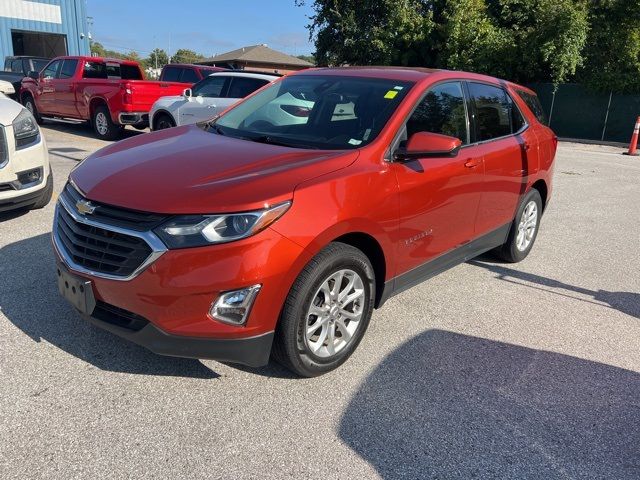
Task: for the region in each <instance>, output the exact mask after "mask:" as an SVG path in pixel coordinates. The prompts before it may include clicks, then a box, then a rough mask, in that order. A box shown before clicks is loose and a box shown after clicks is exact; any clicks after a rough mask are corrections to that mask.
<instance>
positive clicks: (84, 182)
mask: <svg viewBox="0 0 640 480" xmlns="http://www.w3.org/2000/svg"><path fill="white" fill-rule="evenodd" d="M357 157H358V152H357V151H344V150H343V151H323V150H305V149H296V148H288V147H281V146H276V145H266V144H261V143H255V142H250V141H246V140H239V139H234V138H230V137H224V136H221V135H217V134H214V133H210V132H207V131H204V130H202V129H201V128H200V127H198V126H195V125H189V126H184V127H177V128H171V129H167V130H160V131H158V132H153V133H148V134H142V135H137V136H135V137H133V138H130V139H127V140H123V141H121V142H118V143H114V144H112V145H109V146H107V147H105V148H103V149H102V150H99V151H97V152H96V153H94V154H93V155H91V156H89V157H88V158H87V159H86V160H84V161H83V162H82V163H81V164H80V165H78V167H76V168H75V169H74V170H73V171H72V172H71V175H70V177H71V179H72V180H73V182H74V183H75V185H76V186H77V187H78V188H79V189H80V190H81V191H82V193H83V194H84V195H85V196H86V197H87V198H88V199H90V200H94V201H97V202H102V203H107V204H111V205H116V206H120V207H124V208H129V209H133V210H141V211H146V212H155V213H170V214H185V213H218V212H232V211H246V210H253V209H258V208H263V207H264V205H265V203H270V204H272V203H277V202H280V201H285V200H289V199H291V198H292V196H293V191H294V189H295V187H296V186H297V185H298V184H300V183H301V182H304V181H306V180H310V179H312V178H315V177H318V176H320V175H325V174H327V173H331V172H333V171H336V170H339V169H341V168H344V167H346V166H348V165H350V164H351V163H353V162H354V161H355V160H356V158H357Z"/></svg>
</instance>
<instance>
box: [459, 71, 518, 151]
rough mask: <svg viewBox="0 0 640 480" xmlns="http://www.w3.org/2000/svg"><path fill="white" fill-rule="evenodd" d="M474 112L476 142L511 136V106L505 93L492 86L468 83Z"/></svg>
mask: <svg viewBox="0 0 640 480" xmlns="http://www.w3.org/2000/svg"><path fill="white" fill-rule="evenodd" d="M469 93H470V95H471V102H472V104H473V107H474V110H475V126H476V139H477V141H480V142H482V141H485V140H491V139H493V138H499V137H504V136H506V135H511V105H510V99H509V97H507V94H506V92H505V91H504V90H503V89H502V88H500V87H495V86H493V85H486V84H484V83H469Z"/></svg>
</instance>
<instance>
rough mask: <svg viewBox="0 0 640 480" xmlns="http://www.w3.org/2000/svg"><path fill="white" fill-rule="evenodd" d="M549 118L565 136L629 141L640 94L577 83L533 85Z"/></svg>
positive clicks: (556, 130)
mask: <svg viewBox="0 0 640 480" xmlns="http://www.w3.org/2000/svg"><path fill="white" fill-rule="evenodd" d="M530 88H531V89H533V90H534V91H535V92H536V93H537V94H538V96H539V97H540V101H541V102H542V106H543V107H544V109H545V111H546V112H547V115H548V117H549V118H550V126H551V128H552V129H553V130H554V131H555V133H556V135H558V136H559V137H562V138H579V139H583V140H601V141H602V140H604V141H609V142H623V143H627V142H629V139H630V138H631V133H632V131H633V126H634V124H635V122H636V118H637V117H638V116H640V94H637V95H620V94H617V93H613V92H610V93H596V92H592V91H590V90H588V89H587V88H586V87H584V86H582V85H579V84H576V83H565V84H563V85H560V86H559V87H558V89H557V90H556V92H555V93H554V91H553V85H552V84H550V83H536V84H533V85H530Z"/></svg>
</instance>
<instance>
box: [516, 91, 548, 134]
mask: <svg viewBox="0 0 640 480" xmlns="http://www.w3.org/2000/svg"><path fill="white" fill-rule="evenodd" d="M516 91H517V92H518V95H519V96H520V98H521V99H522V100H523V101H524V103H526V104H527V107H529V110H531V111H532V112H533V114H534V115H535V116H536V118H537V119H538V121H539V122H540V123H542V124H543V125H548V124H549V120H547V114H546V113H544V109H543V108H542V104H541V103H540V99H539V98H538V96H537V95H533V94H531V93H529V92H525V91H524V90H516Z"/></svg>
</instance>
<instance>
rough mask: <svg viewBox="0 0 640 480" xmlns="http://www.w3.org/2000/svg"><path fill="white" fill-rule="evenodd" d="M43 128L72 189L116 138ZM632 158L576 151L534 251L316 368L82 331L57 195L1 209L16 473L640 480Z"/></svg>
mask: <svg viewBox="0 0 640 480" xmlns="http://www.w3.org/2000/svg"><path fill="white" fill-rule="evenodd" d="M44 132H45V136H46V138H47V141H48V144H49V149H50V153H51V162H52V165H53V171H54V175H55V191H56V193H57V192H60V190H61V189H62V187H63V185H64V182H65V179H66V177H67V175H68V173H69V171H70V170H71V168H73V166H74V165H75V164H76V163H77V161H78V160H79V159H81V158H83V157H84V156H86V155H87V154H89V153H90V152H92V151H94V150H96V149H97V148H99V147H100V146H101V145H103V144H104V142H101V141H99V140H95V139H93V138H92V132H91V130H90V129H89V127H86V126H77V125H68V124H63V123H48V124H46V125H45V127H44ZM127 132H128V133H127V135H136V134H138V133H137V132H135V131H133V130H131V131H127ZM620 152H621V149H618V148H613V147H602V146H595V145H577V144H569V143H562V144H561V145H560V149H559V153H558V157H557V163H556V171H555V191H554V196H553V199H552V202H551V205H550V207H549V209H548V211H547V212H546V213H545V216H544V218H543V221H542V226H541V231H540V234H539V236H538V239H537V243H536V246H535V248H534V250H533V252H532V254H531V255H530V256H529V257H528V258H527V259H526V260H525V261H524V262H522V263H520V264H517V265H507V264H500V263H496V262H495V261H493V260H492V259H491V258H490V257H482V258H480V259H477V260H473V261H471V262H468V263H466V264H464V265H461V266H459V267H456V268H454V269H452V270H449V271H448V272H445V273H443V274H441V275H439V276H437V277H435V278H433V279H432V280H430V281H428V282H427V283H424V284H422V285H420V286H418V287H416V288H413V289H412V290H409V291H407V292H405V293H403V294H401V295H399V296H397V297H395V298H393V299H392V300H390V301H389V302H388V303H387V304H386V305H385V306H384V308H383V309H381V310H379V311H377V312H375V313H374V317H373V319H372V322H371V326H370V327H369V331H368V332H367V334H366V336H365V338H364V340H363V342H362V343H361V345H360V347H359V348H358V350H357V351H356V353H355V354H354V355H353V357H352V358H351V359H350V360H349V361H348V362H347V363H346V364H345V365H344V366H343V367H341V368H340V369H338V370H337V371H335V372H333V373H330V374H328V375H325V376H323V377H320V378H316V379H304V380H302V379H298V378H293V377H291V376H290V374H289V373H288V371H286V370H284V369H283V368H281V367H279V366H278V365H277V364H273V363H272V364H270V365H269V366H267V367H265V368H262V369H257V370H255V369H254V370H252V369H247V368H243V367H237V366H233V365H227V364H222V363H217V362H214V361H196V360H183V359H175V358H165V357H159V356H156V355H154V354H152V353H149V352H147V351H146V350H144V349H142V348H140V347H137V346H135V345H133V344H130V343H127V342H125V341H123V340H120V339H119V338H117V337H115V336H112V335H111V334H109V333H106V332H103V331H101V330H98V329H96V328H94V327H92V326H90V325H88V324H86V323H84V322H83V321H82V319H81V318H80V317H79V316H78V315H77V314H76V313H75V312H74V311H73V310H72V308H71V307H70V306H69V305H68V304H67V303H66V302H65V301H64V300H62V298H60V297H59V296H58V293H57V288H56V282H55V278H54V263H53V255H52V252H51V248H50V244H49V232H50V229H51V222H52V216H53V205H54V204H53V202H52V203H51V204H50V205H49V206H48V207H47V208H45V209H43V210H40V211H32V212H29V213H26V214H24V213H23V214H13V215H4V216H2V217H0V308H1V311H0V477H2V478H6V479H8V478H79V477H94V478H95V477H100V478H102V477H105V478H124V477H127V478H141V477H148V478H154V477H163V478H202V477H205V478H225V479H226V478H229V479H241V478H278V479H280V478H292V479H302V478H330V479H333V478H336V479H343V478H344V479H356V478H386V479H392V478H410V479H415V478H544V479H550V478H617V479H622V478H630V479H631V478H639V477H640V348H639V346H640V342H639V339H640V275H639V274H638V272H639V271H640V254H639V252H640V226H639V224H638V220H639V219H640V215H639V214H638V205H640V186H639V183H640V159H639V158H631V157H626V156H622V155H620ZM132 195H135V192H132ZM54 198H55V196H54Z"/></svg>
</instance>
